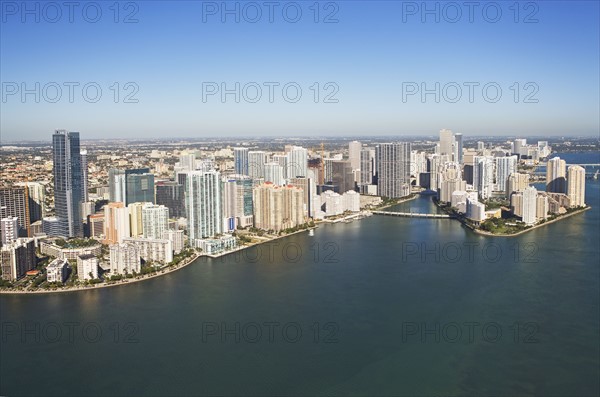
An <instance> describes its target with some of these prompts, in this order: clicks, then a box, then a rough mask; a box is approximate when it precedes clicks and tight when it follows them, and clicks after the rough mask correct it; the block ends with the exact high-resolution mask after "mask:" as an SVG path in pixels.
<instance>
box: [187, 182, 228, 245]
mask: <svg viewBox="0 0 600 397" xmlns="http://www.w3.org/2000/svg"><path fill="white" fill-rule="evenodd" d="M186 183H187V186H186V189H185V192H186V211H187V222H188V235H189V239H190V245H191V246H195V240H197V239H203V238H210V237H214V236H216V235H217V234H221V233H222V231H223V229H222V226H223V211H222V208H221V205H222V203H221V178H220V174H219V172H218V171H214V170H213V171H193V172H188V175H187V181H186Z"/></svg>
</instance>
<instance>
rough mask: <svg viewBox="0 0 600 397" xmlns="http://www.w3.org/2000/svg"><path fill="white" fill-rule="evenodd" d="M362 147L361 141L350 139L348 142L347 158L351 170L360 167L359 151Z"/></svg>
mask: <svg viewBox="0 0 600 397" xmlns="http://www.w3.org/2000/svg"><path fill="white" fill-rule="evenodd" d="M361 149H362V143H360V142H358V141H352V142H350V143H349V144H348V158H349V159H350V165H351V166H352V169H353V170H357V169H360V165H361V164H360V151H361Z"/></svg>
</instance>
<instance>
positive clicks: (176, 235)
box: [162, 230, 185, 254]
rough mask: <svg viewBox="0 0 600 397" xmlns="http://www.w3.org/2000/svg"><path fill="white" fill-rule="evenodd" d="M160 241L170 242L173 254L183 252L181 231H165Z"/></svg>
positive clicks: (183, 242)
mask: <svg viewBox="0 0 600 397" xmlns="http://www.w3.org/2000/svg"><path fill="white" fill-rule="evenodd" d="M162 239H163V240H170V241H171V244H172V245H173V252H175V254H178V253H180V252H181V251H183V247H184V244H185V241H184V236H183V230H165V231H164V232H163V234H162Z"/></svg>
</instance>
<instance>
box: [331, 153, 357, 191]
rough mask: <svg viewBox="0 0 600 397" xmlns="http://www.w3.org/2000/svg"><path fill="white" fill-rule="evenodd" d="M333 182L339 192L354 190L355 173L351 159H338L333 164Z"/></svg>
mask: <svg viewBox="0 0 600 397" xmlns="http://www.w3.org/2000/svg"><path fill="white" fill-rule="evenodd" d="M331 165H332V180H331V181H332V182H333V186H334V190H335V191H337V192H338V193H339V194H343V193H346V192H347V191H349V190H354V175H353V174H352V165H351V164H350V161H347V160H338V161H334V162H333V163H332V164H331Z"/></svg>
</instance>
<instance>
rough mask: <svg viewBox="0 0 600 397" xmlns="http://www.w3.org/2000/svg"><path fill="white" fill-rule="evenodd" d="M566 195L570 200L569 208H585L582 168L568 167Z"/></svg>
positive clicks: (583, 170) (583, 171) (576, 166)
mask: <svg viewBox="0 0 600 397" xmlns="http://www.w3.org/2000/svg"><path fill="white" fill-rule="evenodd" d="M567 195H568V196H569V199H570V200H571V207H585V169H584V168H583V167H582V166H579V165H572V166H570V167H569V171H568V176H567Z"/></svg>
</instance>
